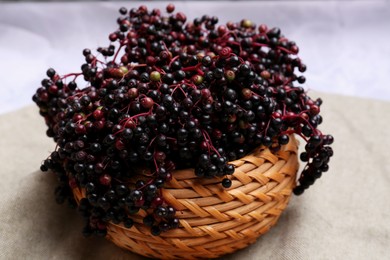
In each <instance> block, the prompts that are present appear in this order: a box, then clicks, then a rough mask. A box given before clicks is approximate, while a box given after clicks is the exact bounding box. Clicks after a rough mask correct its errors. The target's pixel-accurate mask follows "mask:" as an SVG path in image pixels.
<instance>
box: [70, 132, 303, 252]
mask: <svg viewBox="0 0 390 260" xmlns="http://www.w3.org/2000/svg"><path fill="white" fill-rule="evenodd" d="M297 149H298V144H297V141H296V140H295V138H294V137H293V136H291V137H290V142H289V143H288V144H287V145H285V146H283V147H282V149H281V150H280V151H279V152H277V153H275V154H273V153H271V151H270V150H269V149H266V148H259V149H257V150H256V151H254V152H253V153H251V154H250V155H247V156H245V157H243V158H241V159H239V160H236V161H233V162H230V163H231V164H233V165H234V166H235V172H234V174H233V175H232V176H231V180H232V183H233V184H232V187H231V188H229V189H224V188H223V187H222V185H221V184H220V182H221V179H215V178H214V179H201V180H200V179H198V178H196V177H195V174H194V170H193V169H185V170H177V171H175V172H174V173H173V177H174V178H173V179H172V180H171V181H170V183H168V184H167V185H166V186H165V188H164V189H163V197H164V199H165V200H166V202H167V203H169V204H170V205H172V206H173V207H174V208H175V209H176V210H177V213H176V216H177V217H178V218H179V220H180V227H179V228H177V229H173V230H170V231H167V232H163V233H162V234H161V235H160V236H152V235H151V234H150V231H149V228H147V227H145V226H144V225H143V224H142V219H143V217H144V216H146V212H145V211H142V210H141V211H140V212H139V213H138V214H137V215H135V216H134V215H132V218H133V219H134V220H135V224H134V226H133V227H132V228H130V229H127V228H125V227H124V226H123V225H121V224H120V225H116V224H113V223H110V224H109V225H108V227H107V229H108V234H107V238H108V239H109V240H111V241H112V242H114V243H115V244H117V245H118V246H120V247H122V248H125V249H127V250H130V251H132V252H135V253H138V254H140V255H144V256H147V257H154V258H164V259H179V258H182V259H194V258H215V257H219V256H221V255H224V254H228V253H232V252H234V251H236V250H238V249H241V248H244V247H246V246H248V245H249V244H251V243H253V242H255V241H256V239H257V238H258V237H259V236H260V235H262V234H264V233H266V232H267V231H268V230H269V229H270V228H271V227H272V226H273V225H274V224H275V223H276V221H277V220H278V218H279V216H280V214H281V213H282V211H283V210H284V209H285V207H286V206H287V204H288V201H289V198H290V195H291V193H292V189H293V188H294V186H295V179H296V173H297V170H298V159H297ZM73 193H74V195H75V198H76V200H77V201H79V200H80V199H81V198H82V197H84V195H85V194H84V192H83V191H82V190H81V189H74V190H73Z"/></svg>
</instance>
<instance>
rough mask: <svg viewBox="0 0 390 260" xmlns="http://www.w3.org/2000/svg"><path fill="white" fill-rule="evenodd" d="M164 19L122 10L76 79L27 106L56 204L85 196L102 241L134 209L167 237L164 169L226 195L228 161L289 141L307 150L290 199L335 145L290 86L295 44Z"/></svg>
mask: <svg viewBox="0 0 390 260" xmlns="http://www.w3.org/2000/svg"><path fill="white" fill-rule="evenodd" d="M174 9H175V7H174V6H173V5H171V4H170V5H168V6H167V9H166V11H167V13H168V15H166V16H163V15H162V14H161V11H160V10H157V9H154V10H151V11H149V10H148V9H147V7H145V6H140V7H139V8H138V9H131V10H130V11H128V10H127V9H126V8H121V9H120V10H119V12H120V14H121V16H120V17H119V18H118V20H117V23H118V25H119V28H118V29H117V30H116V31H114V32H113V33H111V34H110V35H109V40H110V45H109V46H107V47H100V48H98V49H97V53H95V54H93V53H92V52H91V50H89V49H85V50H84V51H83V55H84V56H85V61H86V63H85V64H83V65H82V66H81V70H82V72H81V73H72V74H67V75H64V76H60V75H59V74H57V73H56V71H55V70H54V69H48V70H47V78H45V79H44V80H43V81H42V87H40V88H39V89H38V90H37V92H36V94H35V95H34V97H33V100H34V101H35V102H36V104H37V105H38V106H39V108H40V113H41V115H42V116H43V117H44V118H45V120H46V124H47V126H48V130H47V135H48V136H49V137H52V138H53V139H54V140H55V142H56V143H57V147H56V149H55V151H53V152H52V153H51V155H50V156H49V157H48V158H47V159H46V160H45V161H44V162H43V164H42V166H41V169H42V170H43V171H47V170H49V169H50V170H51V171H53V172H55V173H56V174H57V176H58V179H59V183H60V184H59V187H58V188H57V189H56V191H55V193H56V197H57V201H58V202H59V203H62V202H64V201H65V200H68V201H69V202H70V203H71V204H72V205H74V206H76V204H75V201H74V199H73V196H72V189H73V188H76V187H79V188H83V189H84V190H85V192H86V198H85V199H82V200H81V201H80V204H79V207H78V208H79V211H80V212H81V214H82V215H83V216H84V217H85V219H86V222H87V224H86V227H85V229H84V233H85V234H86V235H89V234H92V233H96V234H100V235H103V236H104V235H105V234H106V223H107V222H109V221H112V222H113V223H123V225H124V226H126V227H131V226H132V225H133V222H134V219H133V218H132V217H131V216H132V214H135V213H137V212H138V211H139V210H140V209H143V210H146V211H147V212H148V215H147V216H146V217H145V218H144V220H143V222H144V224H145V225H147V226H150V227H151V233H152V234H153V235H159V234H160V233H161V232H163V231H166V230H168V229H172V228H176V227H178V225H179V222H178V219H177V218H175V213H176V212H175V209H174V208H173V207H171V206H170V205H168V204H167V203H166V202H165V201H164V198H163V197H162V196H161V188H163V187H164V183H166V182H167V181H169V180H170V179H171V178H172V171H173V170H174V169H178V168H185V167H191V168H195V174H196V176H198V177H203V178H213V177H222V181H221V185H222V186H223V187H225V188H229V187H230V186H231V184H232V183H231V181H230V179H229V177H228V176H229V175H231V174H233V172H234V166H233V165H231V164H229V163H228V162H229V161H232V160H235V159H238V158H241V157H243V156H245V155H246V154H248V153H250V152H251V151H252V150H253V149H255V148H256V147H259V146H261V145H263V146H266V147H269V148H270V149H271V150H272V151H274V152H276V151H278V150H279V149H280V147H281V145H284V144H287V143H288V142H289V135H292V134H297V135H299V136H301V137H302V138H303V139H304V140H305V141H306V142H307V144H306V146H305V151H304V152H303V153H302V154H301V160H302V161H304V162H307V165H306V167H305V168H304V170H303V172H302V174H301V176H300V179H299V185H298V186H297V187H296V188H295V189H294V193H295V194H301V193H302V192H303V191H304V190H305V189H307V188H308V187H309V186H310V185H312V184H313V183H314V181H315V180H316V179H317V178H319V177H320V176H321V174H322V172H326V171H327V170H328V162H329V158H330V157H331V156H332V154H333V151H332V149H331V147H330V146H329V145H330V144H331V143H332V142H333V138H332V136H331V135H324V134H322V133H321V132H320V131H319V130H318V129H317V126H318V125H319V124H321V122H322V117H321V116H320V115H319V112H320V105H321V103H322V101H321V99H317V100H312V99H311V98H310V97H309V96H307V94H306V92H305V91H304V89H303V88H302V87H301V86H299V84H302V83H304V82H305V77H304V76H302V75H297V74H295V72H296V71H298V72H301V73H302V72H304V71H305V70H306V66H305V65H304V64H303V63H302V62H301V60H300V59H299V58H298V57H297V56H296V55H297V53H298V50H299V49H298V47H297V45H296V44H295V42H293V41H290V40H288V39H287V38H286V37H284V36H283V35H282V34H281V32H280V29H278V28H272V29H269V28H267V26H266V25H260V26H258V27H257V26H256V25H255V24H254V23H252V22H251V21H250V20H242V21H241V22H239V23H232V22H229V23H227V24H226V25H217V23H218V18H217V17H209V16H207V15H205V16H203V17H201V18H196V19H194V20H193V22H187V23H186V16H185V15H184V14H183V13H181V12H177V13H174ZM80 76H81V77H83V78H84V80H85V82H86V87H84V88H78V86H77V83H76V79H77V78H78V77H80ZM83 85H84V84H83ZM140 169H143V176H144V178H140V177H139V174H137V172H139V171H140Z"/></svg>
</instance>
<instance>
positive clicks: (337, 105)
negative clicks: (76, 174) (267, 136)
mask: <svg viewBox="0 0 390 260" xmlns="http://www.w3.org/2000/svg"><path fill="white" fill-rule="evenodd" d="M311 95H312V96H313V97H318V96H321V97H322V98H323V99H324V101H325V102H324V104H323V106H322V114H323V116H324V123H323V125H321V130H322V131H323V132H324V133H332V134H333V135H334V137H335V143H334V145H333V149H334V151H335V155H334V157H332V159H331V162H330V170H329V171H328V172H326V173H324V174H323V177H322V178H321V179H319V180H318V181H317V182H316V183H315V185H314V186H313V187H311V188H310V189H309V190H307V191H306V192H305V193H304V194H303V195H302V196H299V197H298V196H293V197H292V199H291V202H290V204H289V205H288V207H287V209H286V211H285V212H284V213H283V214H282V216H281V218H280V219H279V221H278V223H277V225H276V226H275V227H273V228H271V230H270V231H269V232H268V233H267V234H265V235H264V236H262V237H260V239H258V241H257V242H256V243H254V244H253V245H251V246H249V247H248V248H246V249H244V250H240V251H239V252H237V253H235V254H232V255H229V256H226V257H222V258H221V259H224V260H226V259H228V260H236V259H248V260H261V259H275V260H290V259H295V260H301V259H314V260H316V259H326V260H328V259H345V258H347V259H354V260H355V259H357V260H360V259H362V260H367V259H378V260H382V259H389V256H390V247H389V245H390V226H389V220H390V204H389V197H390V189H389V187H390V177H389V176H390V175H389V173H390V164H389V163H388V162H389V161H390V154H389V152H388V147H389V146H390V134H389V131H388V129H389V123H388V122H387V120H383V111H390V102H382V101H373V100H368V99H360V98H354V97H346V96H340V95H330V94H325V93H317V92H312V93H311ZM346 108H348V109H346ZM356 119H358V120H356ZM25 126H28V127H25ZM373 126H374V127H373ZM45 128H46V127H45V124H44V122H43V119H42V118H40V116H39V114H38V109H37V108H36V107H35V106H28V107H26V108H23V109H22V110H18V111H14V112H11V113H7V114H4V115H0V136H1V138H0V165H1V168H0V176H1V181H0V237H1V239H0V259H37V260H38V259H39V260H40V259H59V260H62V259H64V260H67V259H80V260H81V259H83V260H84V259H94V260H100V259H102V260H107V259H113V260H114V259H115V260H118V259H144V258H141V257H139V256H136V255H134V254H131V253H129V252H126V251H125V250H122V249H120V248H117V247H116V246H114V245H113V244H112V243H110V242H108V241H105V240H104V239H102V238H97V237H95V238H88V239H86V238H84V237H83V236H82V234H81V229H82V227H83V221H82V219H81V217H80V216H79V214H78V213H77V212H76V211H75V210H71V209H69V208H68V207H66V206H65V205H62V206H61V205H57V204H56V203H55V202H54V196H53V191H54V188H55V186H56V180H55V178H54V176H52V175H50V174H48V173H42V172H40V171H39V170H38V169H39V165H40V162H41V161H42V160H43V159H44V158H46V157H47V156H48V155H49V154H50V151H52V150H53V149H54V147H55V144H54V143H53V142H52V141H51V140H50V139H49V138H47V137H46V136H45ZM301 143H302V144H303V142H301Z"/></svg>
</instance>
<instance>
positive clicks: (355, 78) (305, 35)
mask: <svg viewBox="0 0 390 260" xmlns="http://www.w3.org/2000/svg"><path fill="white" fill-rule="evenodd" d="M140 3H141V2H132V4H131V6H134V7H136V6H139V5H140ZM122 5H127V6H129V4H128V2H127V3H126V2H81V3H80V2H68V3H63V2H59V3H57V2H56V3H45V2H39V3H28V2H27V3H0V35H1V37H0V57H1V59H0V78H1V81H0V104H1V106H0V113H4V112H7V111H11V110H14V109H17V108H19V107H22V106H24V105H27V104H30V103H31V96H32V94H33V93H34V91H35V89H36V88H37V87H39V85H40V81H41V79H42V78H43V77H44V76H45V72H46V69H47V68H49V67H53V68H55V69H56V70H57V71H58V72H59V73H61V74H66V73H69V72H77V71H79V70H80V65H81V64H82V63H83V56H82V55H81V51H82V50H83V49H84V48H86V47H88V48H91V49H94V48H95V49H96V48H97V47H98V46H99V45H107V43H108V39H107V35H108V34H109V33H110V32H111V31H113V30H114V29H115V28H116V24H115V20H116V17H117V16H118V13H117V10H118V9H119V7H120V6H122ZM148 5H149V6H151V7H158V8H164V7H165V5H166V3H165V2H160V1H157V2H150V3H149V4H148ZM175 5H176V6H177V8H176V9H177V10H180V11H183V12H185V13H186V14H188V18H189V19H191V20H192V19H193V18H195V17H199V16H201V15H203V14H205V13H207V14H209V15H216V16H218V17H219V18H220V22H221V23H222V22H223V23H225V22H227V21H240V20H241V19H242V18H249V19H251V20H253V21H255V22H256V23H257V24H260V23H265V24H267V25H269V26H270V27H273V26H278V27H280V28H281V29H282V32H284V34H285V35H286V36H287V37H289V38H290V39H293V40H295V41H296V42H297V43H298V45H299V46H300V50H301V51H300V57H301V58H302V60H303V61H304V62H305V63H306V64H307V66H308V71H307V73H306V78H307V84H306V87H307V88H309V89H314V90H319V91H323V92H331V93H339V94H343V95H350V96H360V97H369V98H375V99H382V100H390V88H389V87H388V76H389V75H390V59H389V57H390V44H388V43H389V42H390V33H389V31H390V2H389V1H385V0H383V1H260V2H256V1H231V2H224V1H215V2H213V1H200V2H192V1H184V2H175Z"/></svg>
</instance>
